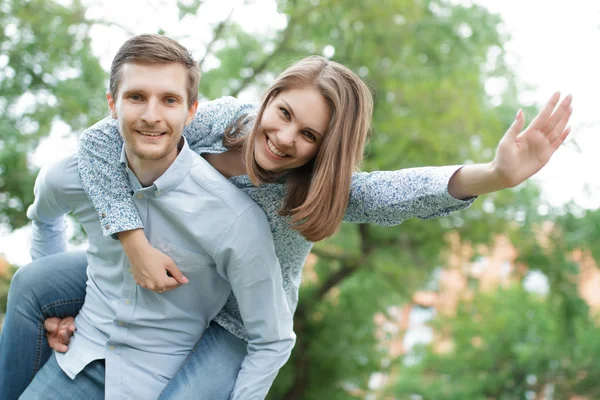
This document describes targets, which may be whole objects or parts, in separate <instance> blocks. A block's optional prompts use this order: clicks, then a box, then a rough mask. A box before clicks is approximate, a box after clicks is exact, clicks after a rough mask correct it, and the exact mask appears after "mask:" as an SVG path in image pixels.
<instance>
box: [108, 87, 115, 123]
mask: <svg viewBox="0 0 600 400" xmlns="http://www.w3.org/2000/svg"><path fill="white" fill-rule="evenodd" d="M106 100H108V109H109V110H110V116H111V117H112V118H113V119H117V104H116V101H115V99H114V98H113V97H112V94H111V93H110V91H108V92H106Z"/></svg>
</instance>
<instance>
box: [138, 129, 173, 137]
mask: <svg viewBox="0 0 600 400" xmlns="http://www.w3.org/2000/svg"><path fill="white" fill-rule="evenodd" d="M136 132H137V133H139V134H141V135H144V136H160V135H164V134H165V133H166V132H151V131H138V130H136Z"/></svg>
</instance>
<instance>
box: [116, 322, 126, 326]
mask: <svg viewBox="0 0 600 400" xmlns="http://www.w3.org/2000/svg"><path fill="white" fill-rule="evenodd" d="M117 324H118V325H119V326H125V322H123V321H119V322H117Z"/></svg>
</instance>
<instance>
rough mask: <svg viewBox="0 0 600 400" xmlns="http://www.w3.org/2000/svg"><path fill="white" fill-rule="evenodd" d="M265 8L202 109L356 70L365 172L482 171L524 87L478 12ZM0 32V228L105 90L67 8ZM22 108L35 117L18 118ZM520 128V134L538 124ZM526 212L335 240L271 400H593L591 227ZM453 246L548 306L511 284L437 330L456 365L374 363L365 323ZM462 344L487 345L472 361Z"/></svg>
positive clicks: (6, 20)
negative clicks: (544, 243)
mask: <svg viewBox="0 0 600 400" xmlns="http://www.w3.org/2000/svg"><path fill="white" fill-rule="evenodd" d="M203 4H204V2H203V1H191V2H190V1H185V2H184V1H179V2H178V5H179V8H180V17H181V18H187V17H189V16H190V15H194V14H196V13H202V12H203ZM277 4H278V9H279V11H280V12H281V13H284V14H285V15H286V17H287V25H286V26H285V27H284V28H283V29H281V31H278V32H276V34H272V35H266V36H264V37H263V36H252V35H249V34H248V33H246V32H245V31H244V29H242V27H240V26H238V25H236V24H235V23H234V22H232V21H231V20H229V19H228V20H224V21H220V22H218V23H217V24H216V25H215V26H214V32H215V35H214V38H211V39H208V41H207V48H208V49H209V52H210V54H208V55H209V56H211V57H214V58H216V59H217V60H218V64H219V66H218V68H214V69H211V70H208V71H204V74H203V78H202V82H201V86H200V92H201V95H202V96H203V97H205V98H208V99H212V98H216V97H219V96H223V95H234V96H235V95H240V94H247V93H255V92H260V90H262V89H263V88H264V87H266V86H267V85H268V84H269V83H270V81H271V80H272V79H273V77H274V76H276V74H277V73H278V72H280V71H281V70H282V69H284V68H285V67H286V66H287V65H289V64H290V63H291V62H292V61H294V60H297V59H299V58H301V57H304V56H306V55H309V54H326V55H327V56H331V58H332V59H334V60H336V61H339V62H341V63H343V64H345V65H347V66H348V67H349V68H351V69H352V70H354V71H356V72H357V73H358V74H359V75H360V76H361V77H362V78H363V79H364V80H365V81H366V82H367V83H368V85H369V86H370V87H371V88H372V92H373V95H374V98H375V112H374V116H373V137H372V140H371V142H370V144H369V147H368V149H367V158H366V160H365V162H364V169H365V170H387V169H399V168H409V167H418V166H423V165H445V164H462V163H468V162H484V161H490V160H491V159H492V158H493V154H494V151H495V146H496V144H497V142H498V140H499V139H500V137H501V136H502V134H503V133H504V131H505V129H506V128H507V127H508V126H509V125H510V123H511V122H512V120H513V118H514V113H515V112H516V111H517V109H518V108H519V107H522V105H520V104H518V102H517V100H516V99H517V95H518V93H519V91H520V90H521V89H522V88H521V85H520V84H519V83H518V79H517V78H516V76H515V74H514V72H513V71H511V70H510V69H509V68H507V66H506V64H505V63H504V44H505V43H506V41H507V39H508V37H506V36H504V35H503V34H501V33H500V31H501V30H500V29H499V25H500V23H501V21H500V19H499V17H498V16H497V15H494V14H492V13H490V12H488V11H487V10H486V9H485V8H482V7H480V6H476V5H469V6H464V5H460V4H457V3H455V2H450V1H444V0H363V1H360V2H358V1H357V2H349V1H342V0H311V1H299V0H280V1H279V2H278V3H277ZM32 10H36V11H35V12H33V11H32ZM39 10H44V12H43V13H42V12H40V11H39ZM40 19H43V23H42V22H41V21H40ZM0 26H2V30H0V34H1V36H0V46H1V48H2V51H1V54H2V55H0V75H1V76H2V77H3V79H1V80H0V126H1V127H2V132H3V133H2V136H1V137H0V217H1V218H2V222H4V223H8V224H10V225H11V226H13V227H17V226H20V225H22V224H24V223H25V217H24V214H23V212H24V210H25V208H26V206H27V205H28V204H29V203H30V202H31V200H32V198H31V193H32V190H31V188H32V182H33V181H32V179H33V176H35V171H32V170H31V169H30V167H29V164H28V162H27V156H28V154H29V153H30V152H31V150H32V149H33V148H34V147H35V145H36V144H37V143H38V141H39V139H40V138H43V137H45V136H47V135H48V133H49V132H50V129H51V126H52V122H53V121H56V120H62V121H64V122H66V123H67V124H68V125H69V126H70V127H71V128H72V130H73V131H78V130H81V129H82V128H83V127H85V126H87V125H90V124H91V123H92V122H94V121H95V120H97V119H99V118H101V116H102V114H103V111H104V110H105V100H104V90H105V85H106V82H105V76H106V75H105V72H104V71H102V70H101V68H100V66H99V64H98V60H97V59H96V58H95V57H94V56H93V55H92V53H91V50H90V39H89V24H88V23H87V22H86V21H85V18H84V10H83V7H82V6H81V4H80V3H79V2H78V1H75V2H74V4H73V6H71V7H68V8H67V7H63V6H60V5H58V4H57V3H54V2H52V1H36V0H30V1H26V2H22V1H16V0H14V1H9V0H0ZM165 33H166V34H169V32H168V30H165ZM5 54H6V56H4V55H5ZM205 58H206V56H204V57H203V59H205ZM10 71H12V72H10ZM489 79H495V80H496V81H497V82H502V83H503V85H504V86H503V87H504V91H503V92H502V93H501V94H500V95H499V96H495V97H494V98H492V97H491V96H490V95H488V93H487V92H486V89H485V85H486V82H488V80H489ZM30 95H32V96H33V97H31V96H30ZM24 96H28V97H29V98H33V99H35V101H31V100H30V101H28V102H25V103H26V105H27V107H18V108H15V104H17V103H18V101H19V99H21V98H22V97H24ZM257 100H258V99H257ZM525 112H526V114H527V115H528V116H529V117H531V116H533V113H534V110H532V109H528V108H525ZM539 206H540V199H539V192H538V189H537V188H536V187H535V186H534V185H532V184H525V185H522V186H520V187H518V188H517V189H515V190H510V191H503V192H498V193H494V194H491V195H487V196H485V197H484V198H481V199H478V200H477V201H476V202H475V203H474V205H473V206H472V207H471V208H470V209H469V210H466V211H463V212H459V213H455V214H453V215H451V216H449V217H445V218H440V219H436V220H431V221H419V220H409V221H407V222H405V223H403V224H402V225H401V226H398V227H385V228H384V227H378V226H373V225H351V224H345V225H343V226H342V227H341V229H340V231H339V233H338V234H337V235H336V236H335V237H333V238H331V239H330V240H328V241H326V242H323V243H319V244H317V245H316V246H315V248H314V251H313V253H314V254H315V255H317V257H318V260H317V261H316V264H315V266H314V270H315V273H316V277H317V279H315V280H305V282H304V283H303V286H302V288H301V295H300V298H301V300H300V304H299V308H298V310H297V312H296V316H295V329H296V333H297V335H298V341H297V345H296V348H295V350H294V353H293V355H292V359H291V360H290V362H289V363H288V364H287V365H286V366H285V367H284V369H283V370H282V371H281V373H280V374H279V376H278V379H277V381H276V383H275V385H274V387H273V389H272V391H271V394H270V398H271V399H286V400H294V399H327V400H335V399H348V398H354V397H353V396H352V395H351V394H350V391H349V389H350V388H352V389H360V390H362V391H363V393H364V392H369V391H370V388H369V379H370V378H371V376H372V373H373V372H376V371H380V372H383V373H388V374H391V375H392V378H393V381H392V384H390V385H389V386H388V387H386V388H385V392H386V394H387V395H388V396H390V398H397V399H411V400H413V399H496V400H500V399H522V398H528V397H527V396H530V395H531V393H532V391H533V392H535V391H538V392H539V390H540V388H541V387H543V385H545V384H552V385H554V386H553V387H554V390H555V396H556V397H555V398H557V399H559V398H560V399H562V398H568V396H571V395H575V394H579V395H582V396H583V395H585V396H588V398H590V399H593V398H600V380H598V379H596V378H597V377H598V376H600V368H599V365H598V363H597V362H596V361H595V360H594V357H593V355H594V354H598V352H599V351H600V342H599V341H598V339H596V337H597V336H598V335H596V334H595V333H594V332H595V330H596V325H595V324H594V321H593V320H592V319H591V317H590V316H589V310H588V308H587V306H586V305H585V304H584V303H583V302H582V301H581V299H580V298H579V297H578V295H577V289H576V286H575V285H574V283H573V275H574V274H575V273H576V272H577V269H578V267H577V265H576V264H574V263H573V261H570V259H569V257H568V254H569V252H570V251H571V250H573V249H575V248H577V247H579V246H583V247H585V248H588V249H589V250H590V251H591V253H592V254H593V255H594V256H595V258H596V259H597V258H598V256H600V254H599V253H598V252H599V251H600V248H598V247H596V244H595V241H594V239H595V238H596V237H598V235H597V234H598V233H599V232H598V230H599V229H600V228H599V227H600V223H599V222H598V221H600V217H599V216H598V215H600V214H598V213H591V212H583V211H581V210H576V211H574V210H571V209H565V210H563V211H562V212H557V213H553V212H551V213H550V214H549V215H545V216H542V215H540V214H539V212H538V210H539ZM542 220H553V221H554V223H555V226H556V230H555V234H553V235H554V236H552V238H551V241H552V247H551V249H552V251H550V252H549V251H547V249H542V248H540V247H539V244H538V243H537V242H536V241H535V240H534V238H535V236H536V232H537V230H536V229H539V226H540V223H541V222H542ZM449 231H457V232H458V233H459V234H460V237H461V239H462V240H464V241H468V242H470V243H471V244H473V245H477V244H489V243H491V241H492V239H493V238H494V237H495V236H496V235H497V234H498V233H505V234H507V235H508V236H509V237H510V238H511V240H512V242H513V244H514V245H515V246H516V247H517V249H518V251H519V254H520V261H521V262H523V263H525V264H527V265H529V266H530V268H532V269H536V270H539V271H541V272H542V273H544V274H545V275H546V276H547V277H548V280H549V285H550V291H549V294H548V296H547V297H540V296H537V295H534V294H532V293H530V292H528V291H526V290H523V288H522V287H521V285H520V284H519V283H517V284H515V286H514V287H510V288H507V289H502V290H499V291H498V292H493V293H487V294H479V295H477V296H476V298H475V300H474V301H472V302H469V303H464V304H461V305H460V307H459V309H458V312H457V315H456V316H455V317H453V318H449V317H439V318H436V319H435V321H434V322H433V325H434V326H435V327H436V329H439V330H442V331H450V332H452V333H453V338H454V341H455V343H454V344H455V351H453V352H450V353H447V354H437V353H435V352H433V351H432V348H430V347H428V346H422V347H420V348H418V349H416V350H415V354H416V357H413V358H412V361H410V362H408V361H409V360H407V359H405V358H404V357H400V358H398V359H397V360H394V361H393V362H392V363H390V364H386V363H384V362H383V360H384V359H385V358H386V351H385V349H383V350H382V349H381V348H380V347H379V346H378V344H377V341H376V338H375V335H374V332H375V329H376V326H375V324H374V322H373V316H374V315H375V313H378V312H383V313H384V314H385V313H388V310H389V307H390V306H392V305H398V304H403V303H405V302H408V301H410V299H411V298H412V295H413V293H414V292H415V291H416V290H418V289H421V288H423V287H425V286H427V285H430V284H431V282H432V273H433V271H434V270H435V269H436V268H437V267H439V266H440V265H443V263H444V262H445V258H444V257H443V254H444V251H445V249H446V247H447V245H446V243H445V242H444V240H443V238H444V234H445V233H447V232H449ZM474 316H477V318H474ZM473 337H480V338H481V340H482V342H483V343H484V345H483V346H481V347H476V346H473V344H472V338H473Z"/></svg>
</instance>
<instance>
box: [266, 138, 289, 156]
mask: <svg viewBox="0 0 600 400" xmlns="http://www.w3.org/2000/svg"><path fill="white" fill-rule="evenodd" d="M267 147H268V148H269V150H271V153H273V154H275V155H276V156H277V157H287V156H288V155H287V154H285V153H284V152H282V151H280V150H279V149H278V148H277V147H275V145H274V144H273V142H271V140H269V137H268V136H267Z"/></svg>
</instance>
